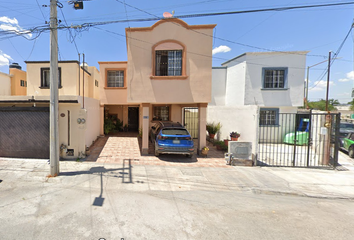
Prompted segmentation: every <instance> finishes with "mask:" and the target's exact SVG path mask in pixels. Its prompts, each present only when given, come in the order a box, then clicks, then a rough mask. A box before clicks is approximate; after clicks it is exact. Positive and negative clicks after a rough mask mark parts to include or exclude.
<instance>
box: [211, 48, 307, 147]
mask: <svg viewBox="0 0 354 240" xmlns="http://www.w3.org/2000/svg"><path fill="white" fill-rule="evenodd" d="M306 54H307V52H305V51H303V52H259V53H245V54H242V55H240V56H238V57H235V58H233V59H231V60H229V61H227V62H225V63H223V64H222V67H216V68H213V89H212V100H211V103H210V104H209V106H208V121H216V122H221V124H222V125H223V127H222V129H221V131H220V134H219V138H220V139H224V138H225V139H227V138H229V134H230V132H232V131H237V132H239V133H241V137H240V140H241V141H248V142H252V143H254V144H253V145H256V144H257V141H258V137H259V138H262V137H264V136H260V135H259V134H258V133H259V132H260V133H262V131H260V130H261V128H262V124H261V123H260V119H259V118H260V114H261V113H262V111H266V110H270V111H272V113H274V114H280V113H295V112H296V111H297V108H298V107H300V106H302V105H303V99H304V79H305V67H306ZM266 74H269V75H270V76H269V77H267V78H266V77H265V75H266ZM269 81H270V83H269ZM269 84H273V85H272V86H271V87H269ZM226 110H227V111H226ZM215 116H220V117H215ZM273 117H276V116H273ZM248 118H249V119H248ZM245 119H248V121H244V120H245ZM267 127H268V128H269V127H274V128H278V127H279V126H276V124H275V123H274V124H270V125H267ZM253 129H254V130H253Z"/></svg>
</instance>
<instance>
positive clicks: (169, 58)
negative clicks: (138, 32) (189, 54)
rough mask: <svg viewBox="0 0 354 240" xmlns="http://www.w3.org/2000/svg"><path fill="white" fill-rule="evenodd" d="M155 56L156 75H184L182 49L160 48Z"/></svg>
mask: <svg viewBox="0 0 354 240" xmlns="http://www.w3.org/2000/svg"><path fill="white" fill-rule="evenodd" d="M155 57H156V59H155V76H181V75H182V50H158V51H156V52H155Z"/></svg>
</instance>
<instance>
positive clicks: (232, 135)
mask: <svg viewBox="0 0 354 240" xmlns="http://www.w3.org/2000/svg"><path fill="white" fill-rule="evenodd" d="M240 136H241V134H239V133H238V132H231V133H230V138H231V141H237V140H238V138H239V137H240Z"/></svg>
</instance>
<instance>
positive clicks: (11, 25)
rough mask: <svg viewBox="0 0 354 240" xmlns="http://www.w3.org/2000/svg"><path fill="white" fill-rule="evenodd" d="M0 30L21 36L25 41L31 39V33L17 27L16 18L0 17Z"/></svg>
mask: <svg viewBox="0 0 354 240" xmlns="http://www.w3.org/2000/svg"><path fill="white" fill-rule="evenodd" d="M0 30H3V31H9V32H14V33H16V34H18V35H23V36H24V37H25V38H27V39H29V38H31V37H32V33H31V32H30V31H29V30H25V29H23V28H22V27H20V25H18V21H17V19H16V18H13V19H11V18H8V17H5V16H3V17H0Z"/></svg>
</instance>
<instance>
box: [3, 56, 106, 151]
mask: <svg viewBox="0 0 354 240" xmlns="http://www.w3.org/2000/svg"><path fill="white" fill-rule="evenodd" d="M26 64H27V78H26V79H27V94H26V95H25V96H0V120H1V124H0V133H1V135H0V156H7V157H30V158H49V100H50V89H49V84H50V81H49V61H27V62H26ZM58 67H59V141H60V144H61V157H63V158H77V157H84V156H85V151H86V147H89V146H90V145H91V144H92V142H93V141H94V140H95V139H96V138H97V136H98V135H99V128H100V124H101V123H100V117H99V116H100V113H99V89H98V83H99V82H100V74H99V71H98V70H97V69H96V68H95V67H87V68H85V69H83V68H82V67H80V66H79V62H78V61H59V63H58ZM10 71H11V70H10ZM22 72H23V71H22ZM21 74H22V73H21V72H19V71H15V72H14V74H13V75H14V76H15V79H21V78H22V75H21ZM86 129H89V130H86ZM2 136H3V137H2ZM5 136H6V137H5Z"/></svg>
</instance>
